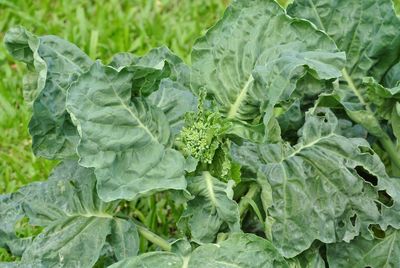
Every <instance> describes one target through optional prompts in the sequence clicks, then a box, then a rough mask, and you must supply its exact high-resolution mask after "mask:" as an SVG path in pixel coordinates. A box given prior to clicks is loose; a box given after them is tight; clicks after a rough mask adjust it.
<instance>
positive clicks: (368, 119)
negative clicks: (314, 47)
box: [288, 0, 400, 175]
mask: <svg viewBox="0 0 400 268" xmlns="http://www.w3.org/2000/svg"><path fill="white" fill-rule="evenodd" d="M288 13H289V14H290V15H293V16H297V17H300V18H306V19H308V20H310V21H312V22H313V23H314V24H315V25H316V26H317V27H318V28H319V29H321V30H323V31H324V32H326V33H327V34H328V35H329V36H331V37H332V38H333V39H334V40H335V42H336V44H337V45H338V47H339V49H341V50H342V51H345V52H346V56H347V63H346V68H345V69H343V71H342V73H343V79H342V81H341V82H340V84H339V87H338V88H337V90H336V92H335V93H334V94H333V95H334V96H335V98H336V99H337V100H338V101H339V102H340V103H341V104H342V105H343V107H344V108H345V110H346V112H347V114H348V116H349V117H350V118H351V119H352V120H353V121H355V122H357V123H359V124H361V125H362V126H363V127H365V128H366V129H367V130H368V131H369V132H370V134H372V135H374V136H375V137H377V138H378V139H379V141H380V144H381V145H382V147H383V148H384V150H385V151H386V153H387V154H388V155H389V157H390V159H391V160H392V167H391V168H390V169H391V170H397V169H400V158H399V157H398V152H397V151H396V150H393V147H394V146H395V145H394V144H393V142H392V140H391V138H390V135H388V133H387V132H386V131H385V129H383V128H382V126H381V124H382V122H381V121H380V120H379V119H380V116H379V115H377V114H375V111H374V110H373V109H372V108H371V103H369V101H368V99H367V93H366V88H365V86H364V85H362V81H363V79H364V77H366V76H371V77H373V78H374V79H375V80H376V81H378V82H380V81H381V80H382V79H385V80H386V77H387V76H388V74H387V73H389V69H390V68H392V66H393V65H394V64H395V63H397V61H398V55H399V52H398V51H399V49H400V35H399V33H400V30H399V29H400V20H399V18H398V17H396V14H395V12H394V10H393V5H392V1H390V0H384V1H379V2H377V1H374V0H367V1H364V0H357V1H345V0H343V1H342V0H340V1H336V0H324V1H314V0H311V1H306V0H299V1H295V2H294V4H293V5H290V6H289V8H288ZM389 79H390V78H389ZM390 87H393V85H391V86H390ZM391 173H392V175H395V174H397V172H396V171H395V172H391Z"/></svg>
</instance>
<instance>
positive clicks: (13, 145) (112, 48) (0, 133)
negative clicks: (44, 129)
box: [0, 0, 229, 255]
mask: <svg viewBox="0 0 400 268" xmlns="http://www.w3.org/2000/svg"><path fill="white" fill-rule="evenodd" d="M228 1H229V0H131V1H128V0H125V1H121V0H97V1H94V0H92V1H83V0H82V1H77V0H68V1H52V0H40V1H39V0H29V1H28V0H9V1H7V0H0V40H3V37H4V34H5V32H6V31H7V30H8V29H9V28H11V27H12V26H14V25H22V26H24V27H25V28H27V29H28V30H30V31H32V32H33V33H35V34H37V35H44V34H54V35H58V36H60V37H63V38H65V39H67V40H69V41H71V42H72V43H74V44H76V45H77V46H78V47H80V48H81V49H83V50H84V51H85V52H86V53H87V54H88V55H89V56H90V57H92V58H93V59H95V58H99V59H102V60H104V61H107V60H109V59H110V57H111V56H112V55H113V54H115V53H117V52H123V51H129V52H133V53H137V54H143V53H145V52H146V51H148V50H149V49H150V48H152V47H156V46H160V45H167V46H168V47H169V48H170V49H171V50H172V51H174V52H175V53H176V54H178V55H179V56H180V57H182V58H183V59H184V60H185V61H186V62H188V61H189V55H190V49H191V47H192V45H193V43H194V41H195V39H196V37H198V36H200V35H201V34H203V33H204V31H205V29H207V28H208V27H209V26H211V25H212V24H213V23H214V22H215V21H216V20H217V18H219V17H220V16H221V15H222V13H223V10H224V9H225V6H226V5H227V3H228ZM24 73H25V67H24V66H23V65H22V64H16V63H15V62H14V61H13V59H12V58H11V57H10V56H9V55H8V53H7V51H6V50H5V48H4V45H3V42H1V43H0V194H1V193H4V192H12V191H15V190H16V189H18V187H20V186H22V185H24V184H26V183H29V182H31V181H36V180H43V179H46V178H47V176H48V173H49V172H50V171H51V169H52V167H53V165H54V163H53V162H50V161H47V160H44V159H38V158H36V157H34V156H33V154H32V151H31V148H30V147H31V139H30V136H29V133H28V127H27V126H28V122H29V119H30V115H31V113H30V108H29V107H28V106H27V105H25V103H24V101H23V98H22V89H21V87H22V76H23V74H24ZM0 255H1V252H0Z"/></svg>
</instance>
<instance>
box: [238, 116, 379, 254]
mask: <svg viewBox="0 0 400 268" xmlns="http://www.w3.org/2000/svg"><path fill="white" fill-rule="evenodd" d="M337 128H338V121H337V119H336V117H335V116H334V114H333V113H332V112H330V111H329V110H316V111H315V114H313V113H308V114H307V115H306V123H305V125H304V126H303V128H302V129H301V133H300V135H301V137H300V140H299V142H298V144H296V145H295V146H294V147H291V146H290V145H288V144H264V145H255V144H250V143H245V144H244V145H243V146H239V147H237V148H236V149H235V150H234V152H233V156H234V158H235V159H236V160H237V161H238V162H239V163H241V164H243V165H245V166H246V167H247V168H248V169H250V170H253V172H256V171H258V172H259V176H258V180H259V182H260V184H261V186H262V187H263V191H268V192H269V191H271V190H270V189H268V188H267V189H266V188H265V187H266V186H268V187H270V188H271V189H272V204H270V205H269V207H267V210H268V215H269V216H270V217H271V218H272V219H273V221H272V222H269V223H270V224H272V226H271V227H270V228H271V233H272V238H273V241H274V244H275V245H276V246H277V247H278V248H279V249H280V250H281V251H282V252H283V255H284V256H285V257H293V256H295V255H297V254H299V253H301V252H302V251H304V250H305V249H307V248H308V247H309V246H310V245H311V243H312V242H313V241H314V240H316V239H318V240H320V241H322V242H324V243H333V242H338V241H342V240H344V241H350V240H351V239H353V238H354V237H355V236H357V235H359V233H360V232H361V233H362V234H364V235H365V236H368V235H369V234H370V233H369V231H368V226H369V224H372V223H379V221H380V220H381V214H380V211H379V210H378V207H377V205H376V204H375V202H377V200H378V193H377V190H376V189H374V188H373V187H372V186H371V184H370V183H369V182H368V183H367V182H365V180H367V179H368V176H367V177H365V176H366V175H365V174H364V173H366V174H371V175H369V176H373V177H376V178H377V179H378V180H379V179H381V178H382V179H385V178H387V175H386V172H385V167H384V165H383V164H382V162H381V160H380V159H379V157H378V156H377V155H376V154H375V153H374V152H373V151H372V150H371V149H370V148H369V145H368V143H367V141H365V140H363V139H359V138H346V137H344V136H341V135H339V134H337V133H336V131H337ZM360 172H361V173H360ZM358 173H360V174H361V175H359V174H358ZM361 176H364V177H365V178H364V177H361Z"/></svg>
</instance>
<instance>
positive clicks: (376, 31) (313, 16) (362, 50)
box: [288, 0, 400, 86]
mask: <svg viewBox="0 0 400 268" xmlns="http://www.w3.org/2000/svg"><path fill="white" fill-rule="evenodd" d="M288 13H289V14H290V15H292V16H295V17H299V18H305V19H308V20H310V21H312V22H313V23H314V24H315V25H316V26H317V27H318V28H319V29H321V30H323V31H324V32H326V33H327V34H328V35H329V36H331V37H332V38H333V39H334V40H335V42H336V44H337V46H338V47H339V49H340V50H342V51H345V52H346V57H347V63H346V70H347V73H348V74H349V75H350V76H351V77H352V79H353V80H354V81H355V84H356V86H357V85H359V84H360V83H361V81H362V78H363V77H364V76H367V75H370V76H373V77H374V78H375V79H377V80H378V81H380V80H381V79H382V78H383V75H384V74H385V73H386V71H387V70H388V69H389V68H390V67H391V66H392V65H393V64H394V63H396V60H397V56H398V49H399V48H400V35H399V32H400V20H399V19H398V18H397V17H396V15H395V14H394V11H393V8H392V2H391V0H383V1H379V2H377V1H374V0H355V1H346V0H322V1H320V0H318V1H316V0H299V1H294V2H293V4H292V5H290V6H289V7H288Z"/></svg>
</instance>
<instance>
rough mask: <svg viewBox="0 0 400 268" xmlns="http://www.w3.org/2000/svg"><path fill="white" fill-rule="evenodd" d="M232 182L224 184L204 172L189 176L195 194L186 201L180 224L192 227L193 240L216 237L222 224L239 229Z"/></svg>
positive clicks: (204, 240) (202, 241) (233, 230)
mask: <svg viewBox="0 0 400 268" xmlns="http://www.w3.org/2000/svg"><path fill="white" fill-rule="evenodd" d="M233 183H234V182H233V181H229V182H228V183H224V182H221V181H219V180H218V179H216V178H214V177H212V176H211V174H210V173H208V172H204V173H203V174H202V176H197V177H190V178H188V191H189V192H190V193H191V194H192V195H193V196H194V199H192V200H190V201H189V202H188V204H187V208H186V210H185V211H184V212H183V214H182V217H181V219H180V224H181V225H182V226H184V227H187V228H188V230H190V233H191V237H192V240H194V241H197V242H201V243H207V242H213V241H214V240H215V237H216V234H217V233H218V231H219V230H220V228H221V225H222V224H223V223H226V224H227V225H228V226H229V229H230V231H232V232H239V231H240V223H239V209H238V205H237V203H236V202H235V201H234V200H232V197H233V191H232V184H233Z"/></svg>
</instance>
